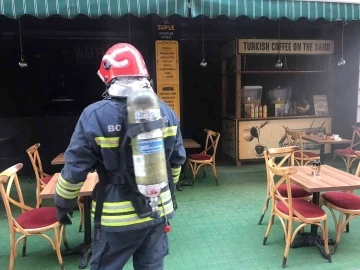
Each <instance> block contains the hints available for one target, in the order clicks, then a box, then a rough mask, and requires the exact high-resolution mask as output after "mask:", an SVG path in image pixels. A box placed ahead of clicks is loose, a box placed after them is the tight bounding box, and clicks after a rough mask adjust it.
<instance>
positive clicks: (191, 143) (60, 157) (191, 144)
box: [51, 139, 201, 165]
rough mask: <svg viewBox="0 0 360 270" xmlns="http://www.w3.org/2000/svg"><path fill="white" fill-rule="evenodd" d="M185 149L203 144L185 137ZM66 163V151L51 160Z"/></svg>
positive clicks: (53, 162)
mask: <svg viewBox="0 0 360 270" xmlns="http://www.w3.org/2000/svg"><path fill="white" fill-rule="evenodd" d="M183 143H184V148H185V149H194V148H200V147H201V145H200V144H198V143H197V142H195V141H194V140H192V139H183ZM63 164H65V158H64V153H60V154H59V155H58V156H57V157H56V158H54V159H53V160H52V161H51V165H63Z"/></svg>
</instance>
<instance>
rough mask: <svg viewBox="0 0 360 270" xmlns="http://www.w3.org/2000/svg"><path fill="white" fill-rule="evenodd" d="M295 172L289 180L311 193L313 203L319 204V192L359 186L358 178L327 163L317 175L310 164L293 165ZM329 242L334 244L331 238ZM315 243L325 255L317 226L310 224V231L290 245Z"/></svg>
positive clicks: (357, 187)
mask: <svg viewBox="0 0 360 270" xmlns="http://www.w3.org/2000/svg"><path fill="white" fill-rule="evenodd" d="M294 168H295V169H296V170H297V173H296V174H293V175H290V179H291V182H293V183H294V184H296V185H298V186H299V187H301V188H303V189H305V190H306V191H308V192H311V193H313V199H312V201H313V203H314V204H316V205H319V203H320V192H325V191H342V190H352V189H359V188H360V178H359V177H357V176H355V175H352V174H350V173H347V172H345V171H341V170H339V169H336V168H334V167H331V166H329V165H322V166H321V170H320V175H319V176H312V175H311V172H312V167H311V166H295V167H294ZM329 244H335V242H334V241H333V240H330V241H329ZM313 245H316V246H317V247H318V248H319V250H320V251H321V252H322V254H323V255H324V256H325V251H324V247H323V245H322V239H321V237H320V236H318V235H317V226H315V225H311V233H310V234H306V233H305V234H304V236H303V237H301V239H299V240H297V241H294V243H293V244H292V247H302V246H313Z"/></svg>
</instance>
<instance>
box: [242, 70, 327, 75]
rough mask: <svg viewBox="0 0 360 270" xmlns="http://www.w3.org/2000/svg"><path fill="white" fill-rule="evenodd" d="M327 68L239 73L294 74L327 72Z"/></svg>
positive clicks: (245, 72)
mask: <svg viewBox="0 0 360 270" xmlns="http://www.w3.org/2000/svg"><path fill="white" fill-rule="evenodd" d="M328 72H329V71H327V70H272V71H260V70H259V71H249V70H246V71H239V73H243V74H282V73H288V74H295V73H328Z"/></svg>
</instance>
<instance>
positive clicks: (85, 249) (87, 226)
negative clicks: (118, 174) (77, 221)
mask: <svg viewBox="0 0 360 270" xmlns="http://www.w3.org/2000/svg"><path fill="white" fill-rule="evenodd" d="M59 176H60V173H55V174H54V176H53V177H52V178H51V180H50V181H49V183H48V184H47V185H46V186H45V188H44V189H43V190H42V191H41V192H40V198H42V199H50V198H54V196H55V189H56V184H57V181H58V178H59ZM98 181H99V178H98V175H97V173H89V174H88V176H87V178H86V180H85V182H84V185H83V186H82V187H81V189H80V193H79V196H83V197H84V243H83V244H81V245H80V246H78V247H75V248H74V249H71V250H69V251H64V253H63V255H64V256H69V255H74V254H79V253H80V254H81V255H82V259H81V263H80V265H79V268H80V269H84V268H86V267H87V265H88V262H89V261H90V258H91V197H90V196H91V193H92V191H93V190H94V188H95V185H96V183H97V182H98Z"/></svg>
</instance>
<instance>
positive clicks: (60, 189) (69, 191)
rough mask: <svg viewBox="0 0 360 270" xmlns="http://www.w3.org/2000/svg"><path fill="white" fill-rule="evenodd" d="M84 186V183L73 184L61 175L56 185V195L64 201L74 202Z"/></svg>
mask: <svg viewBox="0 0 360 270" xmlns="http://www.w3.org/2000/svg"><path fill="white" fill-rule="evenodd" d="M83 184H84V182H80V183H76V184H72V183H70V182H69V181H67V180H65V179H64V178H63V177H62V176H61V175H60V176H59V179H58V182H57V185H56V193H57V194H58V195H59V196H60V197H62V198H64V199H69V200H72V199H75V198H77V196H78V195H79V192H80V189H81V187H82V185H83Z"/></svg>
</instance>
